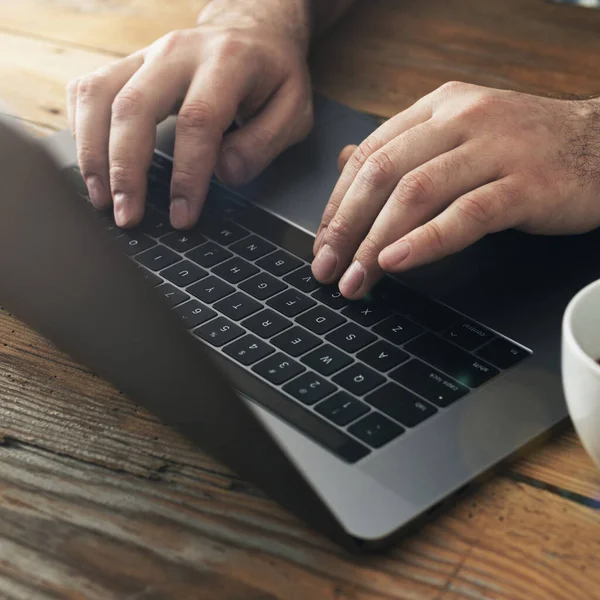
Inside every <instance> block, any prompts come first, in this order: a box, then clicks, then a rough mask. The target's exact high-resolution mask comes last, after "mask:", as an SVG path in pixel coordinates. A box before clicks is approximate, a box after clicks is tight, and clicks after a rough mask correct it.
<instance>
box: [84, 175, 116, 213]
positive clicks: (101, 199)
mask: <svg viewBox="0 0 600 600" xmlns="http://www.w3.org/2000/svg"><path fill="white" fill-rule="evenodd" d="M85 183H86V185H87V189H88V193H89V194H90V200H91V201H92V204H93V205H94V206H95V207H96V208H97V209H98V210H104V209H105V208H107V207H108V205H109V204H110V199H109V198H108V194H107V193H106V189H105V187H104V186H103V185H102V181H100V177H98V176H97V175H90V176H89V177H88V178H87V179H86V180H85Z"/></svg>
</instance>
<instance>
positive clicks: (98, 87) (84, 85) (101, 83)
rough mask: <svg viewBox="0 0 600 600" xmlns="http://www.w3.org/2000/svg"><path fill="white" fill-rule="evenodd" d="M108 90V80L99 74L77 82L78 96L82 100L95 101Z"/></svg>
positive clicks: (85, 77) (87, 76) (93, 74)
mask: <svg viewBox="0 0 600 600" xmlns="http://www.w3.org/2000/svg"><path fill="white" fill-rule="evenodd" d="M105 89H106V78H105V77H103V76H102V75H100V74H99V73H90V74H89V75H85V76H84V77H82V78H81V79H79V81H78V82H77V88H76V91H77V96H78V97H79V99H80V100H82V101H84V102H85V101H86V100H94V99H95V98H98V96H100V95H101V94H102V93H103V91H104V90H105Z"/></svg>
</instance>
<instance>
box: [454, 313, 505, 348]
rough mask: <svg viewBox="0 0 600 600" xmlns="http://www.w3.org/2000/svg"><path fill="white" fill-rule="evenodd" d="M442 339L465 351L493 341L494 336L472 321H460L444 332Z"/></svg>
mask: <svg viewBox="0 0 600 600" xmlns="http://www.w3.org/2000/svg"><path fill="white" fill-rule="evenodd" d="M443 335H444V337H445V338H446V339H447V340H450V341H451V342H452V343H453V344H456V345H457V346H460V347H461V348H464V349H465V350H475V348H479V346H482V345H483V344H486V343H487V342H489V341H490V340H492V339H494V337H495V336H494V334H493V333H492V332H491V331H488V330H487V329H485V328H484V327H482V326H481V325H477V323H473V322H472V321H467V320H464V321H460V322H459V323H457V324H456V325H453V326H452V327H450V329H448V330H447V331H445V332H444V334H443Z"/></svg>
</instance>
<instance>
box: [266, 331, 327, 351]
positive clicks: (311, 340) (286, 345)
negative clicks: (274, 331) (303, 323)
mask: <svg viewBox="0 0 600 600" xmlns="http://www.w3.org/2000/svg"><path fill="white" fill-rule="evenodd" d="M271 343H272V344H274V345H275V346H277V347H278V348H279V349H280V350H283V351H284V352H285V353H286V354H289V355H290V356H294V357H298V356H302V355H303V354H306V353H307V352H310V351H311V350H312V349H313V348H316V347H317V346H319V345H320V344H322V341H321V340H320V339H319V338H318V337H317V336H315V335H313V334H312V333H309V332H308V331H306V329H303V328H302V327H298V326H297V325H296V326H294V327H292V328H291V329H287V330H286V331H284V332H283V333H280V334H279V335H278V336H277V337H275V338H273V339H272V340H271Z"/></svg>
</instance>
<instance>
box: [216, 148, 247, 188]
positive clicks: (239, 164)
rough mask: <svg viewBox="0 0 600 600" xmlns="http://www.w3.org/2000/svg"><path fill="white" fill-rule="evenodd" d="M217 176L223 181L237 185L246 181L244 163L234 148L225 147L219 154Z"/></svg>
mask: <svg viewBox="0 0 600 600" xmlns="http://www.w3.org/2000/svg"><path fill="white" fill-rule="evenodd" d="M220 166H221V168H219V169H218V173H219V178H220V179H224V183H229V184H231V185H238V184H241V183H243V182H245V181H246V176H247V173H246V163H245V162H244V160H243V159H242V157H241V156H240V154H239V152H238V151H237V150H236V149H235V148H226V149H225V150H223V153H222V155H221V165H220Z"/></svg>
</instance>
